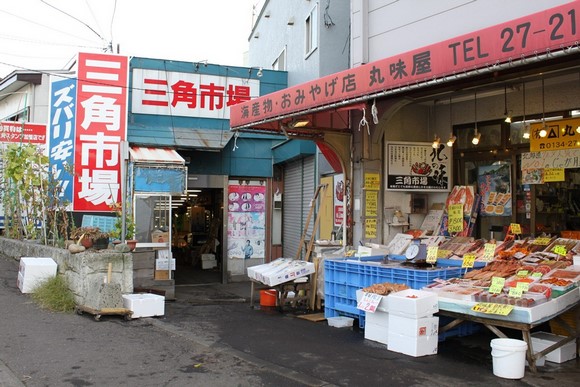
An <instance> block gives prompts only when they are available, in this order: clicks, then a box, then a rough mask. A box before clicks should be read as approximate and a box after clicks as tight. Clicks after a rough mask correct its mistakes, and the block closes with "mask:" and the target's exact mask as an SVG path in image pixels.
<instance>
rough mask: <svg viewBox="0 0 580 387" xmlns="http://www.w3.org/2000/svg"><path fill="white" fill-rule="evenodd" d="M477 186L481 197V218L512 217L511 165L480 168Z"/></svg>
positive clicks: (504, 164) (503, 164)
mask: <svg viewBox="0 0 580 387" xmlns="http://www.w3.org/2000/svg"><path fill="white" fill-rule="evenodd" d="M477 184H478V186H479V194H480V195H481V198H482V200H481V210H480V214H481V216H511V215H512V200H511V199H512V194H511V164H510V163H502V164H501V165H487V166H482V167H479V169H478V176H477Z"/></svg>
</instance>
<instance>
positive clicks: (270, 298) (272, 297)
mask: <svg viewBox="0 0 580 387" xmlns="http://www.w3.org/2000/svg"><path fill="white" fill-rule="evenodd" d="M277 298H278V292H277V291H276V290H274V289H269V290H260V305H261V306H276V299H277Z"/></svg>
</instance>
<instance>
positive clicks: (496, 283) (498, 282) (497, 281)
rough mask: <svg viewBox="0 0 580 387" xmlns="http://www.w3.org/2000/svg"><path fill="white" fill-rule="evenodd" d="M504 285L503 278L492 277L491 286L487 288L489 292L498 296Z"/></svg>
mask: <svg viewBox="0 0 580 387" xmlns="http://www.w3.org/2000/svg"><path fill="white" fill-rule="evenodd" d="M504 285H505V278H502V277H492V279H491V286H490V287H489V290H488V291H489V292H490V293H494V294H499V293H501V292H502V291H503V287H504Z"/></svg>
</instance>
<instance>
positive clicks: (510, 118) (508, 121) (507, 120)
mask: <svg viewBox="0 0 580 387" xmlns="http://www.w3.org/2000/svg"><path fill="white" fill-rule="evenodd" d="M510 112H511V110H510ZM504 122H505V123H508V124H511V123H512V117H511V114H510V113H508V114H506V117H505V120H504Z"/></svg>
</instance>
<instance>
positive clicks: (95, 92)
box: [73, 53, 129, 211]
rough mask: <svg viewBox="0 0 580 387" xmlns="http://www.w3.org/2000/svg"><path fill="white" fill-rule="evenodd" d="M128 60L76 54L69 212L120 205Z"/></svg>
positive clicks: (107, 55) (113, 56) (98, 209)
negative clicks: (70, 206)
mask: <svg viewBox="0 0 580 387" xmlns="http://www.w3.org/2000/svg"><path fill="white" fill-rule="evenodd" d="M128 63H129V61H128V58H127V57H126V56H119V55H110V54H88V53H80V54H79V60H78V89H77V93H78V94H77V106H78V107H77V117H76V136H75V162H74V173H75V183H74V188H75V190H74V192H75V194H74V199H73V208H74V210H75V211H110V210H111V208H110V205H111V204H113V203H116V202H117V203H118V202H121V188H122V185H121V163H122V159H121V154H120V148H121V142H122V141H124V140H125V139H126V137H127V95H128V93H127V86H128Z"/></svg>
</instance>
